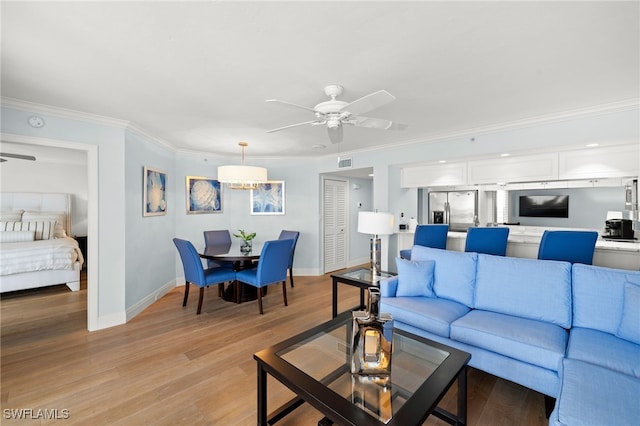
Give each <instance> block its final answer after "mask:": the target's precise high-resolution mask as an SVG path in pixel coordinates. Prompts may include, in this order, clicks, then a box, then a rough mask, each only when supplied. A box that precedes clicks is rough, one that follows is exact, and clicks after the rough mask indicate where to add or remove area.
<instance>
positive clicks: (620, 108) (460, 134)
mask: <svg viewBox="0 0 640 426" xmlns="http://www.w3.org/2000/svg"><path fill="white" fill-rule="evenodd" d="M0 101H1V103H2V106H3V107H8V108H15V109H20V110H25V111H29V112H35V113H41V114H50V115H55V116H57V117H62V118H68V119H72V120H80V121H85V122H91V123H94V124H99V125H105V126H111V127H118V128H122V129H124V130H129V131H131V132H132V133H135V134H137V135H139V136H142V137H144V138H146V139H148V140H150V141H152V142H154V143H156V144H158V145H160V146H162V147H163V148H165V149H168V150H171V151H173V152H177V153H184V154H189V155H203V154H204V155H209V156H212V157H218V158H227V157H229V156H228V155H221V154H216V153H212V152H207V151H196V150H189V149H183V148H178V147H176V146H174V145H173V144H171V143H170V142H167V141H165V140H163V139H161V138H158V137H157V136H154V135H152V134H150V133H148V132H147V131H146V130H144V129H142V128H140V127H139V126H137V125H136V124H134V123H132V122H130V121H127V120H120V119H115V118H111V117H105V116H102V115H97V114H91V113H86V112H81V111H75V110H71V109H67V108H61V107H54V106H50V105H43V104H38V103H34V102H29V101H23V100H19V99H14V98H7V97H1V98H0ZM638 108H640V98H631V99H626V100H622V101H617V102H611V103H606V104H600V105H594V106H591V107H585V108H576V109H573V110H567V111H562V112H557V113H552V114H545V115H540V116H534V117H530V118H525V119H520V120H513V121H508V122H503V123H496V124H491V125H487V126H480V127H473V128H468V129H463V130H459V131H455V132H450V133H441V134H437V135H433V136H428V137H423V138H415V139H410V140H405V141H395V142H393V143H389V144H386V145H380V146H377V147H368V148H364V149H354V150H349V151H343V152H341V154H342V155H355V154H360V153H363V152H372V151H382V150H387V149H397V148H398V147H400V146H409V145H417V144H424V143H435V142H441V141H444V140H448V139H456V138H465V137H471V136H474V137H475V136H478V135H481V134H487V133H495V132H499V131H503V130H509V129H515V128H522V127H528V126H533V125H540V124H551V123H558V122H562V121H569V120H574V119H579V118H586V117H593V116H597V115H604V114H612V113H616V112H624V111H630V110H633V109H638ZM334 156H335V154H334V153H331V154H326V155H324V156H322V157H315V156H303V157H295V158H297V159H301V158H308V159H318V158H330V157H334ZM255 158H259V159H260V160H268V159H285V158H289V157H262V156H260V157H258V156H256V157H255Z"/></svg>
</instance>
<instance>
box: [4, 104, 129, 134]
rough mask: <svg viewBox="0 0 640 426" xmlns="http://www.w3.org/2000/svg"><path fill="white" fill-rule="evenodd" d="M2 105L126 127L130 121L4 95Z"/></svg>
mask: <svg viewBox="0 0 640 426" xmlns="http://www.w3.org/2000/svg"><path fill="white" fill-rule="evenodd" d="M2 106H3V107H7V108H14V109H20V110H23V111H29V112H35V113H40V114H50V115H55V116H56V117H60V118H68V119H71V120H79V121H86V122H90V123H94V124H100V125H104V126H111V127H120V128H126V127H127V126H128V125H129V121H126V120H119V119H116V118H111V117H105V116H103V115H97V114H91V113H88V112H81V111H76V110H72V109H67V108H61V107H54V106H50V105H43V104H38V103H35V102H29V101H23V100H20V99H13V98H7V97H4V96H3V97H2Z"/></svg>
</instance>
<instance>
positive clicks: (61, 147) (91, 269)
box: [0, 134, 99, 331]
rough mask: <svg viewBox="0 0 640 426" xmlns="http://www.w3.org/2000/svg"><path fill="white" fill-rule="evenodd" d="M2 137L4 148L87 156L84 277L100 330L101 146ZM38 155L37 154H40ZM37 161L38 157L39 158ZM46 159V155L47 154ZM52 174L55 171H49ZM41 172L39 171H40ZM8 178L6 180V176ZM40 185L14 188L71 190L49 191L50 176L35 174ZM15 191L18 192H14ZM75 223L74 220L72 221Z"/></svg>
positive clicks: (90, 321)
mask: <svg viewBox="0 0 640 426" xmlns="http://www.w3.org/2000/svg"><path fill="white" fill-rule="evenodd" d="M0 136H1V140H2V144H3V148H4V146H5V145H13V146H14V147H15V146H18V145H23V146H24V147H25V148H27V147H28V148H30V149H32V150H34V149H35V150H38V149H39V150H40V151H41V152H42V153H43V155H44V153H45V152H46V155H47V156H49V155H51V156H55V154H56V149H57V151H59V153H66V154H67V155H69V154H70V155H72V156H73V157H74V158H75V159H76V160H77V159H78V158H84V162H85V165H86V176H78V177H77V178H78V179H80V180H81V181H82V182H84V183H85V184H86V202H84V203H82V202H80V203H78V204H79V205H80V204H83V205H80V206H79V207H80V211H81V213H80V217H82V212H86V216H85V217H83V220H86V223H85V224H82V226H81V227H80V229H82V230H83V231H84V230H86V239H87V250H86V256H85V262H86V265H87V268H86V270H83V272H82V274H83V277H82V278H83V279H86V283H87V284H86V288H87V290H86V294H87V296H86V297H87V319H86V321H87V323H86V325H87V329H88V330H90V331H92V330H97V329H98V289H99V281H98V256H97V236H98V232H97V229H98V147H97V146H95V145H89V144H82V143H76V142H67V141H60V140H53V139H46V138H36V137H29V136H22V135H7V134H2V135H0ZM36 157H37V155H36ZM36 161H37V160H36ZM43 161H44V156H43ZM40 164H41V165H42V164H44V165H45V166H42V167H41V168H42V169H43V173H45V174H46V173H47V172H46V169H47V167H46V162H44V163H40ZM49 173H51V172H49ZM36 174H37V171H36ZM3 180H4V179H3ZM29 180H31V181H33V182H35V183H34V185H37V183H38V182H40V183H41V186H32V187H30V188H27V187H26V186H23V187H21V188H19V189H18V188H12V189H13V190H16V189H17V190H18V191H23V192H70V191H63V190H60V189H57V190H55V191H54V190H49V191H47V188H46V186H42V185H43V184H42V182H46V181H47V179H46V176H40V177H38V176H34V177H33V178H32V179H29ZM27 184H28V182H25V183H24V185H27ZM5 186H6V185H3V187H2V190H3V191H9V189H7V188H5ZM14 192H15V191H14ZM83 201H84V200H83ZM72 214H74V215H77V214H78V212H77V211H76V212H74V211H73V209H72ZM72 226H73V222H72Z"/></svg>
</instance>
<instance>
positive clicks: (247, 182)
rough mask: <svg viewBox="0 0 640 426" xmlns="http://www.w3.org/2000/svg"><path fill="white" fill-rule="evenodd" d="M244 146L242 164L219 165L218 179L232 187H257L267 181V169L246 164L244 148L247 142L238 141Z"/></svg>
mask: <svg viewBox="0 0 640 426" xmlns="http://www.w3.org/2000/svg"><path fill="white" fill-rule="evenodd" d="M238 145H240V146H241V147H242V164H241V165H237V166H220V167H218V181H219V182H222V183H225V184H227V188H230V189H256V188H257V187H258V184H261V183H266V182H267V169H266V168H264V167H255V166H245V165H244V148H245V147H246V146H247V145H248V144H247V143H246V142H238Z"/></svg>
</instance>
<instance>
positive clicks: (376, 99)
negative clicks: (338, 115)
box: [340, 90, 396, 115]
mask: <svg viewBox="0 0 640 426" xmlns="http://www.w3.org/2000/svg"><path fill="white" fill-rule="evenodd" d="M395 98H396V97H395V96H393V95H392V94H391V93H389V92H387V91H386V90H378V91H377V92H373V93H370V94H368V95H367V96H363V97H361V98H360V99H356V100H355V101H353V102H351V103H349V104H347V105H345V106H344V107H342V108H341V109H340V110H341V111H349V112H350V113H351V115H360V114H364V113H366V112H369V111H371V110H373V109H376V108H379V107H381V106H382V105H386V104H388V103H389V102H391V101H393V100H395Z"/></svg>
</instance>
